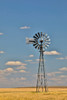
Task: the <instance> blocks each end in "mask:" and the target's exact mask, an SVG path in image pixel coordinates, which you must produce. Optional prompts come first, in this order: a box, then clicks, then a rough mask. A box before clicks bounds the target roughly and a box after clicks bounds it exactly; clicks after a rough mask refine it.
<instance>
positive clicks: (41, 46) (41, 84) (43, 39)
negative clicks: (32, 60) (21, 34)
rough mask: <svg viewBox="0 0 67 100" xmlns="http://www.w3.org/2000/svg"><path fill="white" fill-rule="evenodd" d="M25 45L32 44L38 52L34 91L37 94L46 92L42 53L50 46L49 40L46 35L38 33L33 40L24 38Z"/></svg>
mask: <svg viewBox="0 0 67 100" xmlns="http://www.w3.org/2000/svg"><path fill="white" fill-rule="evenodd" d="M26 43H28V44H33V46H34V47H35V49H38V50H39V52H40V57H39V67H38V74H37V84H36V91H37V92H39V91H40V90H42V91H45V92H46V91H47V84H46V77H45V65H44V52H45V50H46V49H47V48H48V47H49V45H50V38H49V36H48V35H47V34H45V33H42V32H38V33H37V34H35V35H34V36H33V38H26Z"/></svg>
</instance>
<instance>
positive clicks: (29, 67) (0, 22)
mask: <svg viewBox="0 0 67 100" xmlns="http://www.w3.org/2000/svg"><path fill="white" fill-rule="evenodd" d="M25 27H26V28H25ZM37 32H45V33H47V34H48V35H49V36H50V38H51V45H50V47H49V48H48V49H47V51H46V54H45V55H44V57H45V67H46V77H47V80H48V85H64V86H66V83H67V46H66V44H67V0H26V1H25V0H0V78H1V79H0V87H21V86H36V74H37V70H38V59H39V52H38V50H36V49H35V48H34V47H33V46H32V44H29V45H28V44H26V37H29V38H32V37H33V35H34V34H35V33H37ZM33 83H34V84H33Z"/></svg>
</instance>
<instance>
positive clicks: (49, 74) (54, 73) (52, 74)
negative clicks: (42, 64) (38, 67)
mask: <svg viewBox="0 0 67 100" xmlns="http://www.w3.org/2000/svg"><path fill="white" fill-rule="evenodd" d="M60 73H62V72H60V71H57V72H51V73H47V75H48V76H55V75H56V74H60Z"/></svg>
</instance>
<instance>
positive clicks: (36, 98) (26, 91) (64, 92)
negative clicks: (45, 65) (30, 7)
mask: <svg viewBox="0 0 67 100" xmlns="http://www.w3.org/2000/svg"><path fill="white" fill-rule="evenodd" d="M0 100H67V88H48V92H38V93H36V89H35V88H0Z"/></svg>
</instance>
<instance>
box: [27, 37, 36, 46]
mask: <svg viewBox="0 0 67 100" xmlns="http://www.w3.org/2000/svg"><path fill="white" fill-rule="evenodd" d="M34 41H35V40H34V39H33V38H28V37H26V43H27V44H33V43H34Z"/></svg>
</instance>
